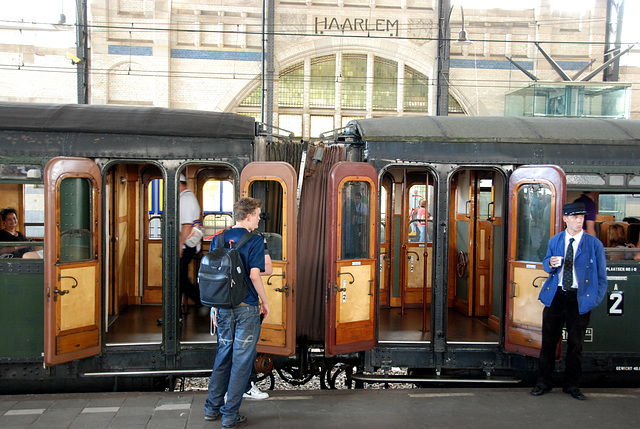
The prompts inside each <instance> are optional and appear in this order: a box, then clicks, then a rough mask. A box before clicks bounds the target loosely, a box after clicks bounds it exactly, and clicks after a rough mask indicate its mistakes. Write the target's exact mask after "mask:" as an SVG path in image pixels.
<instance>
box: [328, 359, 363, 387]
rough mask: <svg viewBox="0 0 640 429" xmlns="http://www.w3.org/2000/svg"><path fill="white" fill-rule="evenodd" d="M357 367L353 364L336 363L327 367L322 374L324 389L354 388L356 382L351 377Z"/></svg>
mask: <svg viewBox="0 0 640 429" xmlns="http://www.w3.org/2000/svg"><path fill="white" fill-rule="evenodd" d="M356 371H357V368H356V367H355V366H353V365H351V364H345V363H336V364H334V365H331V366H329V367H327V368H326V369H325V370H324V371H322V373H321V374H320V387H321V388H322V389H353V388H354V387H356V386H355V382H354V381H353V379H352V378H351V376H352V375H353V374H355V372H356Z"/></svg>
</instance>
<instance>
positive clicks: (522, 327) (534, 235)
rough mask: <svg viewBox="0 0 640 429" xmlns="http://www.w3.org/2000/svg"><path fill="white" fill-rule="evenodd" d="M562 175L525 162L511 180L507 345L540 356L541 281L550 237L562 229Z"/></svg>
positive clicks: (553, 169) (553, 167) (518, 351)
mask: <svg viewBox="0 0 640 429" xmlns="http://www.w3.org/2000/svg"><path fill="white" fill-rule="evenodd" d="M565 189H566V177H565V173H564V171H562V169H561V168H560V167H557V166H554V165H537V166H536V165H531V166H523V167H520V168H518V169H517V170H515V171H514V172H513V174H512V175H511V178H510V180H509V225H510V228H509V237H508V246H507V267H508V270H507V314H506V321H505V347H506V349H507V350H508V351H510V352H515V353H521V354H524V355H528V356H538V355H539V354H540V346H541V341H542V334H541V329H542V310H543V308H544V306H543V305H542V304H541V303H540V301H538V294H539V293H540V287H541V286H542V283H543V282H544V280H545V279H546V278H547V276H548V274H547V273H546V272H545V271H544V270H543V268H542V260H543V259H544V256H545V254H546V249H547V243H548V241H549V238H550V237H552V236H553V235H554V234H555V233H556V232H559V231H561V230H562V205H563V203H564V195H565Z"/></svg>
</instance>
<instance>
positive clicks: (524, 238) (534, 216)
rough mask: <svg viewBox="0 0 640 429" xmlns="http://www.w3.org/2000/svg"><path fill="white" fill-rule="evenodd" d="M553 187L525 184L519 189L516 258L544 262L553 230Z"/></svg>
mask: <svg viewBox="0 0 640 429" xmlns="http://www.w3.org/2000/svg"><path fill="white" fill-rule="evenodd" d="M551 196H552V192H551V188H550V187H549V185H546V184H525V185H523V186H521V187H520V189H519V190H518V218H517V220H516V222H517V224H518V225H517V231H518V233H517V238H516V239H517V244H516V260H518V261H532V262H542V260H543V259H544V256H545V254H546V253H547V242H548V241H549V237H550V231H551V224H552V218H551Z"/></svg>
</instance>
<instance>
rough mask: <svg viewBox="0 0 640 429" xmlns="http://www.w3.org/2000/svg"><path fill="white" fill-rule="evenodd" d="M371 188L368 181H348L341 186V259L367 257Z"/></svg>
mask: <svg viewBox="0 0 640 429" xmlns="http://www.w3.org/2000/svg"><path fill="white" fill-rule="evenodd" d="M370 204H371V188H370V186H369V183H368V182H360V181H348V182H346V183H345V184H344V186H343V187H342V252H341V253H342V259H366V258H368V257H369V232H370V231H369V227H370V225H371V223H370V220H369V214H370V210H369V207H370Z"/></svg>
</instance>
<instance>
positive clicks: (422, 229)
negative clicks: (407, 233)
mask: <svg viewBox="0 0 640 429" xmlns="http://www.w3.org/2000/svg"><path fill="white" fill-rule="evenodd" d="M426 228H427V226H426V225H418V231H420V238H419V239H418V242H419V243H424V238H425V236H424V235H425V234H424V232H425V229H426Z"/></svg>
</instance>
